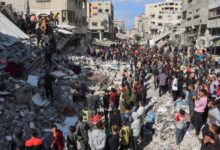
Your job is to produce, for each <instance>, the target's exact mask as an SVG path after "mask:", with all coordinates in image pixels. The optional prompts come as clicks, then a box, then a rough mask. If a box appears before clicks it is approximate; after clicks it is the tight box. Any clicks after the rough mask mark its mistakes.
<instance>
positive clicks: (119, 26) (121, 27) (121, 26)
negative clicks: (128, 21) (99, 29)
mask: <svg viewBox="0 0 220 150" xmlns="http://www.w3.org/2000/svg"><path fill="white" fill-rule="evenodd" d="M114 28H115V29H117V31H118V32H121V31H123V30H124V29H125V23H124V20H122V19H118V20H114Z"/></svg>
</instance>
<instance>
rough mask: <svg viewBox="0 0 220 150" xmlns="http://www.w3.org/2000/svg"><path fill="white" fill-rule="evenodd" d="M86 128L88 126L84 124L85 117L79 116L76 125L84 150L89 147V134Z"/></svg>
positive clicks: (78, 137)
mask: <svg viewBox="0 0 220 150" xmlns="http://www.w3.org/2000/svg"><path fill="white" fill-rule="evenodd" d="M86 128H87V125H86V123H84V122H83V117H82V116H78V121H77V123H76V134H77V140H78V142H79V143H80V146H81V149H82V150H87V147H88V133H87V129H86Z"/></svg>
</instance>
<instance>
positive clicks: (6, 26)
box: [0, 12, 29, 47]
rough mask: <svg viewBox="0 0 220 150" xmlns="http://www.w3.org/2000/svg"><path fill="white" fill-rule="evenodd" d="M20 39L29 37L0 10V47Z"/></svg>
mask: <svg viewBox="0 0 220 150" xmlns="http://www.w3.org/2000/svg"><path fill="white" fill-rule="evenodd" d="M22 39H23V40H24V39H29V36H28V35H27V34H25V33H24V32H23V31H21V30H20V29H19V28H18V27H17V26H16V25H15V24H14V23H12V22H11V21H10V20H9V19H8V18H7V17H6V16H4V15H3V14H2V13H1V12H0V47H2V46H4V47H6V46H10V45H13V44H14V43H15V42H16V41H19V40H22Z"/></svg>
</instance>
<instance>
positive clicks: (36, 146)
mask: <svg viewBox="0 0 220 150" xmlns="http://www.w3.org/2000/svg"><path fill="white" fill-rule="evenodd" d="M25 150H43V141H42V139H41V138H38V137H37V132H36V130H35V129H32V130H31V138H30V139H28V140H27V141H26V142H25Z"/></svg>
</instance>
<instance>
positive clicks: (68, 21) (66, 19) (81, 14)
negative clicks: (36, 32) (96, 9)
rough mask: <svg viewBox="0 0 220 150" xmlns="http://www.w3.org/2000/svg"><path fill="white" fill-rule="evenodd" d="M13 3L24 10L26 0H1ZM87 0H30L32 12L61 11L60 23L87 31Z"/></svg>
mask: <svg viewBox="0 0 220 150" xmlns="http://www.w3.org/2000/svg"><path fill="white" fill-rule="evenodd" d="M0 1H4V2H6V4H12V6H13V8H15V9H16V10H18V11H21V12H24V9H25V7H26V0H0ZM86 4H87V2H86V0H62V1H61V0H29V6H30V13H31V14H32V13H33V14H36V15H49V14H50V13H51V12H52V13H53V14H56V13H59V16H58V19H59V25H70V26H76V27H77V29H76V31H77V32H79V33H82V34H86V33H87V23H86V17H87V13H86V11H87V9H86V8H87V7H86Z"/></svg>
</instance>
